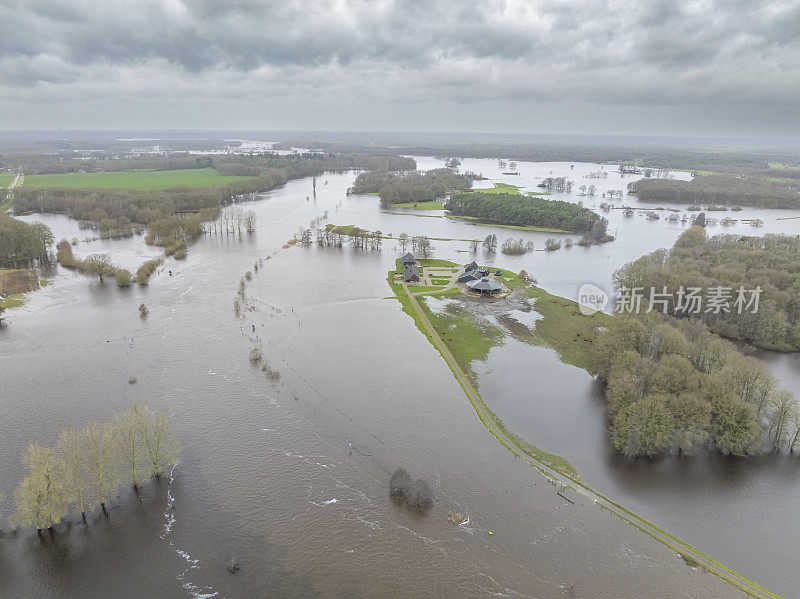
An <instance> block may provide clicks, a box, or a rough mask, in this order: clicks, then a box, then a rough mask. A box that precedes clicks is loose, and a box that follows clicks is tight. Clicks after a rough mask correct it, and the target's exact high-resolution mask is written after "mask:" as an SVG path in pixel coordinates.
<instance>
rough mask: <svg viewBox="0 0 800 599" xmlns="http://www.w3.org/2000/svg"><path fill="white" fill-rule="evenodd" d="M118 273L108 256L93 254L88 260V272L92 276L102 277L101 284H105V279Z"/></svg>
mask: <svg viewBox="0 0 800 599" xmlns="http://www.w3.org/2000/svg"><path fill="white" fill-rule="evenodd" d="M116 271H117V269H116V268H114V265H113V264H112V263H111V258H110V257H109V255H108V254H92V255H91V256H89V257H88V258H86V272H87V274H90V275H95V276H98V277H100V284H101V285H102V284H103V278H104V277H110V276H111V275H113V274H114V273H115V272H116Z"/></svg>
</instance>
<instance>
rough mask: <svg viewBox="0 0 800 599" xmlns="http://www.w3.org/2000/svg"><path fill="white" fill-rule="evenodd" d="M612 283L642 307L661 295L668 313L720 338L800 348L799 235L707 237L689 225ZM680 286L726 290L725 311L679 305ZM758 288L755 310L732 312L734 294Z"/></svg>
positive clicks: (793, 348) (781, 347) (618, 274)
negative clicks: (639, 297) (640, 297)
mask: <svg viewBox="0 0 800 599" xmlns="http://www.w3.org/2000/svg"><path fill="white" fill-rule="evenodd" d="M701 214H702V213H701ZM695 222H697V221H695ZM614 282H615V284H616V285H617V286H618V287H626V288H628V289H632V288H634V287H641V288H643V294H644V298H645V299H644V301H645V302H648V301H649V300H651V299H652V294H653V293H654V292H655V293H658V294H659V296H660V297H664V292H666V297H667V304H666V311H667V313H669V314H671V315H673V316H677V317H679V318H689V317H692V318H699V319H702V320H703V322H705V323H706V324H708V325H709V326H710V327H711V329H712V330H713V331H714V332H716V333H718V334H720V335H722V336H723V337H727V338H729V339H741V340H744V341H747V342H749V343H752V344H754V345H757V346H759V347H765V348H769V349H777V350H782V351H787V350H789V351H797V350H798V349H800V236H791V235H764V236H763V237H743V236H740V235H724V234H723V235H714V236H710V237H709V236H708V234H707V233H706V231H705V229H703V228H702V227H700V226H693V227H691V228H690V229H688V230H686V231H685V232H684V233H683V234H681V236H680V237H679V238H678V239H677V240H676V242H675V245H674V246H673V248H672V249H671V250H658V251H656V252H653V253H651V254H648V255H646V256H642V257H641V258H639V259H638V260H635V261H633V262H630V263H628V264H626V265H625V266H624V267H622V268H621V269H620V270H619V271H617V272H616V273H615V275H614ZM681 287H682V288H684V290H686V289H690V288H700V289H702V290H707V289H714V288H723V289H727V290H729V291H728V292H727V293H729V294H730V295H731V297H730V298H729V299H730V302H729V303H730V306H729V308H728V310H712V311H706V309H705V307H702V309H701V310H700V312H699V313H697V312H696V311H695V310H694V309H693V308H694V306H693V305H692V304H690V303H688V302H683V303H681V302H679V301H678V300H679V296H678V291H679V290H680V288H681ZM757 287H760V288H761V294H760V298H759V301H758V309H757V311H754V310H753V309H746V310H738V309H734V302H735V299H736V296H737V290H738V289H740V288H744V289H745V290H748V291H751V290H755V289H756V288H757ZM748 300H749V298H748ZM690 308H691V310H690ZM659 309H661V308H659Z"/></svg>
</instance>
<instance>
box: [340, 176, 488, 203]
mask: <svg viewBox="0 0 800 599" xmlns="http://www.w3.org/2000/svg"><path fill="white" fill-rule="evenodd" d="M472 179H473V175H469V174H459V173H457V172H455V171H453V170H452V169H449V168H437V169H432V170H429V171H426V172H424V173H419V172H416V171H411V172H402V173H393V172H388V171H372V172H368V173H361V174H360V175H359V176H358V177H357V178H356V181H355V183H354V184H353V187H352V188H351V192H352V193H377V194H378V196H379V197H380V199H381V203H382V204H384V205H388V204H404V203H410V202H413V203H416V202H427V201H430V200H435V199H438V198H442V197H444V196H445V195H447V194H448V193H452V192H454V191H462V190H465V189H469V188H470V186H471V185H472Z"/></svg>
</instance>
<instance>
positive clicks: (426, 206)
mask: <svg viewBox="0 0 800 599" xmlns="http://www.w3.org/2000/svg"><path fill="white" fill-rule="evenodd" d="M389 207H390V208H416V209H417V210H444V202H442V201H441V200H431V201H429V202H417V203H416V204H415V203H413V202H406V203H405V204H389Z"/></svg>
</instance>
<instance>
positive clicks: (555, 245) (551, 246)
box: [544, 237, 561, 252]
mask: <svg viewBox="0 0 800 599" xmlns="http://www.w3.org/2000/svg"><path fill="white" fill-rule="evenodd" d="M544 249H546V250H547V251H548V252H552V251H555V250H558V249H561V242H560V241H559V240H558V239H556V238H554V237H549V238H548V239H547V241H545V242H544Z"/></svg>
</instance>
